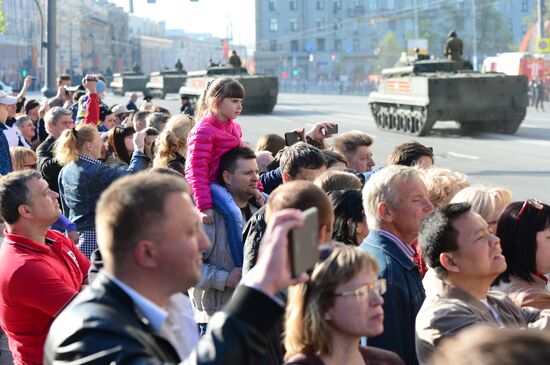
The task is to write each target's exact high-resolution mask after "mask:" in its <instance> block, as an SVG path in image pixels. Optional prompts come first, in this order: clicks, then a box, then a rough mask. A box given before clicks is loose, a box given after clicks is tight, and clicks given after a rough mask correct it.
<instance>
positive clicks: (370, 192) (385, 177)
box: [363, 165, 423, 228]
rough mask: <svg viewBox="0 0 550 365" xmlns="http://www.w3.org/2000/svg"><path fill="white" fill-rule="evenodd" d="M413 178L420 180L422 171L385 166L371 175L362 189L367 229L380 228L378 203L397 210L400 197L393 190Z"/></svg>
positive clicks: (399, 166) (405, 167)
mask: <svg viewBox="0 0 550 365" xmlns="http://www.w3.org/2000/svg"><path fill="white" fill-rule="evenodd" d="M413 178H420V179H422V178H423V173H422V171H421V170H420V169H417V168H414V167H408V166H402V165H392V166H387V167H384V168H383V169H382V170H380V171H377V172H376V173H375V174H373V175H372V177H371V178H370V179H369V180H368V181H367V183H366V184H365V187H364V188H363V208H364V209H365V215H366V216H367V224H368V226H369V228H380V224H381V223H382V221H381V219H380V217H379V216H378V204H379V203H381V202H385V203H386V204H387V205H388V206H389V207H390V208H392V209H396V208H397V205H398V203H399V198H400V197H399V195H398V192H397V189H396V188H395V186H396V183H397V182H398V181H403V180H405V181H407V180H410V179H413Z"/></svg>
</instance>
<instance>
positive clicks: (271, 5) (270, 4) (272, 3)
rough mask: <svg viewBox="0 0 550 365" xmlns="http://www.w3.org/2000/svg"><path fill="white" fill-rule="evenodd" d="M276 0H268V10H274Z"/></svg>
mask: <svg viewBox="0 0 550 365" xmlns="http://www.w3.org/2000/svg"><path fill="white" fill-rule="evenodd" d="M276 3H277V0H269V11H275V9H276V6H275V5H276Z"/></svg>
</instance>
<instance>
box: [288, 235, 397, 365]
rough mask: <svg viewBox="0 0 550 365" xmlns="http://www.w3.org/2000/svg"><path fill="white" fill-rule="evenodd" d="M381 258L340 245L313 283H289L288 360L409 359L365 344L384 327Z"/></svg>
mask: <svg viewBox="0 0 550 365" xmlns="http://www.w3.org/2000/svg"><path fill="white" fill-rule="evenodd" d="M378 270H379V269H378V263H377V262H376V260H375V259H374V257H373V256H371V255H370V254H368V253H366V252H363V251H360V250H358V249H357V248H355V247H352V246H342V247H337V248H335V249H334V251H333V252H332V253H331V254H330V256H328V257H327V258H326V259H325V260H323V261H322V262H320V263H319V264H317V265H316V266H315V268H314V270H313V273H312V274H311V278H310V280H309V281H308V282H307V283H303V284H298V285H296V286H294V287H291V288H290V289H289V298H288V305H287V307H286V308H287V309H286V323H285V336H284V344H285V347H286V351H287V353H286V363H285V364H286V365H291V364H304V365H324V364H326V365H331V364H337V365H343V364H346V365H364V364H367V365H368V364H381V365H382V364H403V361H402V360H401V359H400V358H399V356H397V355H396V354H394V353H392V352H389V351H386V350H382V349H376V348H372V347H364V346H360V345H359V340H360V338H361V337H362V336H367V337H372V336H377V335H379V334H381V333H382V332H383V331H384V327H383V323H384V312H383V310H382V303H383V302H384V300H383V299H382V294H384V293H385V291H386V282H385V281H384V280H383V279H377V274H378Z"/></svg>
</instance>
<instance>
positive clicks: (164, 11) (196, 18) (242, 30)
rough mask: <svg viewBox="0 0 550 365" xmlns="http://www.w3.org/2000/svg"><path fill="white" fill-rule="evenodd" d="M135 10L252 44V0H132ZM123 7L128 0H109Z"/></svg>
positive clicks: (179, 26) (169, 25)
mask: <svg viewBox="0 0 550 365" xmlns="http://www.w3.org/2000/svg"><path fill="white" fill-rule="evenodd" d="M133 1H134V14H135V15H137V16H140V17H146V18H150V19H153V20H158V21H165V22H166V27H167V28H169V29H183V30H185V31H186V32H188V33H210V34H212V35H213V36H215V37H220V38H225V37H227V36H231V34H232V37H233V42H232V43H234V44H243V45H246V46H248V47H249V48H250V47H254V39H255V25H254V22H255V15H254V0H198V1H191V0H156V4H148V3H147V0H133ZM110 2H112V3H115V4H116V5H118V6H122V7H123V8H124V10H126V11H128V9H129V5H128V4H129V0H110Z"/></svg>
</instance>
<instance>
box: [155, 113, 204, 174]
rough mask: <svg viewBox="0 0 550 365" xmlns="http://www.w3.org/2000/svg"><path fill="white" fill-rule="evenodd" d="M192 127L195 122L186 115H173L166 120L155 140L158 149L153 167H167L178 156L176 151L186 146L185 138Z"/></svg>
mask: <svg viewBox="0 0 550 365" xmlns="http://www.w3.org/2000/svg"><path fill="white" fill-rule="evenodd" d="M194 125H195V121H194V120H193V118H191V117H190V116H188V115H187V114H181V115H174V116H173V117H171V118H170V119H169V120H168V122H167V123H166V125H165V126H164V129H163V131H162V133H161V134H160V135H159V136H158V138H157V140H156V141H157V142H156V143H158V147H157V151H156V154H155V159H154V161H153V167H168V163H169V162H170V161H172V160H173V159H175V158H176V157H177V156H178V152H177V151H178V150H179V149H180V148H181V147H183V146H186V145H187V136H188V135H189V132H191V129H192V128H193V126H194ZM184 157H185V156H184Z"/></svg>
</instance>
